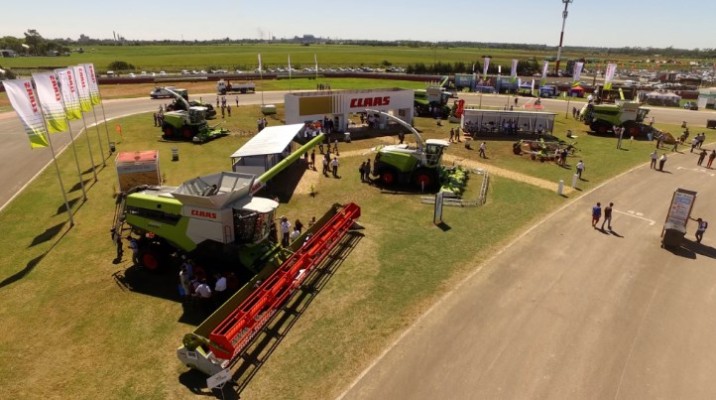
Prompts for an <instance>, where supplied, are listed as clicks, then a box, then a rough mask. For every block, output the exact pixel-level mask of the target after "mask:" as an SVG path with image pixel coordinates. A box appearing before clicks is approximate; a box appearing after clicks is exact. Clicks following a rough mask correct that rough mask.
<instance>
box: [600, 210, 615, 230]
mask: <svg viewBox="0 0 716 400" xmlns="http://www.w3.org/2000/svg"><path fill="white" fill-rule="evenodd" d="M612 207H614V203H609V205H608V206H606V207H604V221H602V230H604V224H607V229H609V230H610V231H611V230H612Z"/></svg>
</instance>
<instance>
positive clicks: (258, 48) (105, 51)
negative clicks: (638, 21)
mask: <svg viewBox="0 0 716 400" xmlns="http://www.w3.org/2000/svg"><path fill="white" fill-rule="evenodd" d="M84 50H85V52H84V53H83V54H79V53H72V54H71V55H70V56H69V57H18V58H5V59H3V66H5V67H9V68H11V69H13V68H17V69H28V68H40V67H48V66H57V67H63V66H66V65H72V64H77V63H94V64H95V67H96V68H97V71H98V72H99V73H104V72H105V71H106V70H107V69H108V66H109V64H110V63H111V62H113V61H118V60H119V61H125V62H128V63H130V64H132V65H134V66H135V67H136V69H137V71H140V70H143V71H147V72H152V71H154V72H158V71H162V70H163V71H167V72H171V71H174V72H177V71H181V70H183V69H186V70H194V69H196V70H201V69H205V70H207V71H209V70H211V69H226V70H229V71H233V70H236V69H241V70H244V71H247V70H254V69H256V68H257V67H258V57H257V55H258V54H259V53H261V58H262V62H263V66H264V68H266V69H268V68H274V67H286V66H287V63H288V56H289V55H290V56H291V65H292V67H293V68H297V69H301V68H305V67H313V66H314V64H315V63H314V55H316V57H317V58H318V64H319V66H320V67H324V68H328V67H342V66H343V67H345V66H352V67H359V66H371V67H378V66H381V65H386V64H385V62H387V63H389V64H387V65H396V66H406V65H408V64H415V63H418V62H422V63H425V64H433V63H436V62H442V63H455V62H463V63H466V64H467V65H472V63H473V62H478V63H480V65H481V63H482V59H483V57H484V56H491V57H492V61H491V63H490V64H491V65H502V66H503V68H508V66H509V65H510V63H511V60H512V59H513V58H516V59H518V60H521V61H522V62H527V61H531V60H533V59H534V60H537V61H538V62H541V60H544V59H545V57H553V56H554V55H555V54H556V50H555V49H554V48H545V49H544V50H526V49H525V50H518V49H496V48H468V47H449V48H447V47H440V46H433V47H407V46H355V45H311V46H301V45H297V44H256V45H253V44H251V45H250V44H243V45H239V44H226V45H204V44H202V45H171V46H169V45H167V46H165V45H156V46H90V47H85V48H84ZM562 57H563V59H564V60H568V59H574V58H583V57H586V58H589V59H590V60H598V61H597V62H601V63H602V64H604V63H605V61H604V60H609V61H617V62H619V63H620V64H625V63H629V64H630V63H631V62H632V60H630V57H629V56H621V55H614V54H607V53H604V54H599V53H596V52H590V53H589V54H585V53H583V52H574V51H571V50H569V49H566V50H565V51H564V52H563V54H562ZM633 61H637V60H633Z"/></svg>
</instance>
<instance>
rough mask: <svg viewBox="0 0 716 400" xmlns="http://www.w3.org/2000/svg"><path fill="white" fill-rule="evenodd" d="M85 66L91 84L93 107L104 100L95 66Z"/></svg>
mask: <svg viewBox="0 0 716 400" xmlns="http://www.w3.org/2000/svg"><path fill="white" fill-rule="evenodd" d="M83 66H84V67H85V73H86V75H87V81H88V82H89V90H90V101H92V105H95V106H96V105H97V104H99V103H100V102H101V101H102V99H101V97H100V95H99V86H98V85H97V75H95V73H94V64H83Z"/></svg>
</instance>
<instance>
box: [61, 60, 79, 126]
mask: <svg viewBox="0 0 716 400" xmlns="http://www.w3.org/2000/svg"><path fill="white" fill-rule="evenodd" d="M55 74H56V75H57V79H58V80H59V82H60V92H61V93H62V99H63V100H64V103H65V112H66V115H67V119H80V118H82V108H81V107H80V96H79V93H77V86H76V85H75V76H74V74H73V73H72V70H71V69H69V68H62V69H56V70H55Z"/></svg>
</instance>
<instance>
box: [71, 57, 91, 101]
mask: <svg viewBox="0 0 716 400" xmlns="http://www.w3.org/2000/svg"><path fill="white" fill-rule="evenodd" d="M70 68H72V71H73V72H74V73H75V83H76V87H77V93H78V94H79V97H80V109H81V110H82V111H92V99H90V89H89V82H87V73H86V72H85V68H84V67H83V66H81V65H76V66H74V67H70Z"/></svg>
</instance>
